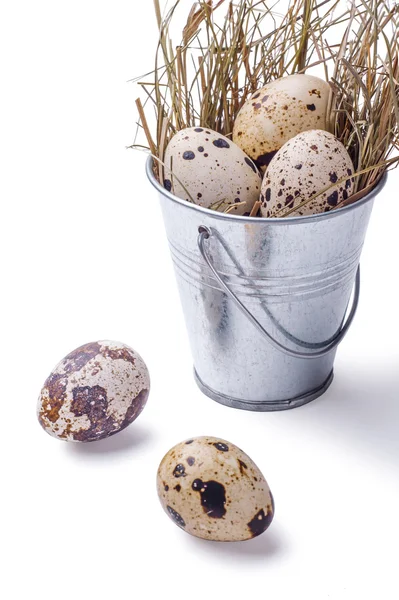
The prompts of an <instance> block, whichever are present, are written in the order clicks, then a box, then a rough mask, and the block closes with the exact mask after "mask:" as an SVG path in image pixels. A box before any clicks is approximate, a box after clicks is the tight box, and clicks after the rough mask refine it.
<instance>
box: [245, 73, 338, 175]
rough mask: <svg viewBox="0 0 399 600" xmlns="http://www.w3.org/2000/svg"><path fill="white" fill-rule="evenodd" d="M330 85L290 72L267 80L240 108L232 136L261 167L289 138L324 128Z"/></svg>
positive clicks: (263, 167) (264, 167)
mask: <svg viewBox="0 0 399 600" xmlns="http://www.w3.org/2000/svg"><path fill="white" fill-rule="evenodd" d="M329 96H330V86H329V85H328V83H326V82H325V81H323V80H322V79H319V78H318V77H314V76H312V75H298V74H297V75H289V76H287V77H282V78H281V79H276V80H275V81H272V82H270V83H268V84H267V85H266V86H265V87H263V88H262V89H260V90H258V91H257V92H255V93H254V94H253V95H252V96H251V98H250V99H249V100H247V102H246V103H245V104H244V106H243V107H242V108H241V110H240V112H239V113H238V115H237V119H236V121H235V124H234V131H233V140H234V142H235V143H236V144H237V145H238V146H240V148H242V150H243V151H244V152H245V153H246V154H247V155H248V156H250V157H251V158H252V159H253V160H254V162H255V163H256V164H257V166H258V167H259V168H260V169H261V170H262V171H264V170H265V169H266V167H267V165H268V164H269V163H270V161H271V159H272V158H273V156H274V155H275V154H276V152H277V151H278V150H279V149H280V148H281V146H282V145H283V144H284V143H285V142H286V141H287V140H289V139H290V138H292V137H294V136H295V135H297V134H298V133H301V132H302V131H306V130H308V129H326V128H327V124H326V113H327V107H328V99H329Z"/></svg>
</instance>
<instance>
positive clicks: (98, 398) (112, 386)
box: [38, 341, 150, 442]
mask: <svg viewBox="0 0 399 600" xmlns="http://www.w3.org/2000/svg"><path fill="white" fill-rule="evenodd" d="M149 391H150V377H149V374H148V369H147V367H146V365H145V363H144V361H143V359H142V358H141V356H140V355H139V354H138V353H137V352H135V351H134V350H132V348H129V346H126V345H125V344H121V343H119V342H109V341H101V342H93V343H90V344H86V345H85V346H81V347H80V348H77V349H76V350H73V352H71V353H70V354H68V356H66V357H65V358H64V359H63V360H62V361H61V362H60V363H59V364H58V365H57V366H56V367H55V369H54V370H53V371H52V372H51V374H50V375H49V377H48V378H47V380H46V382H45V384H44V386H43V388H42V391H41V393H40V396H39V402H38V418H39V422H40V424H41V425H42V427H43V428H44V429H45V430H46V431H47V433H49V434H50V435H52V436H54V437H57V438H59V439H60V440H66V441H70V442H92V441H95V440H101V439H103V438H107V437H109V436H111V435H114V434H115V433H118V431H121V430H122V429H124V428H125V427H127V426H128V425H130V423H132V422H133V421H134V420H135V419H136V418H137V417H138V416H139V414H140V413H141V411H142V410H143V408H144V406H145V404H146V402H147V398H148V394H149Z"/></svg>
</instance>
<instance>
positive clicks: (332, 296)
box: [147, 159, 386, 410]
mask: <svg viewBox="0 0 399 600" xmlns="http://www.w3.org/2000/svg"><path fill="white" fill-rule="evenodd" d="M147 175H148V177H149V179H150V181H151V183H152V184H153V185H154V186H155V187H156V189H157V190H158V192H159V194H160V198H161V206H162V212H163V217H164V222H165V227H166V232H167V236H168V240H169V244H170V249H171V253H172V258H173V261H174V266H175V271H176V276H177V282H178V286H179V291H180V298H181V302H182V306H183V311H184V315H185V320H186V325H187V329H188V334H189V338H190V344H191V349H192V354H193V359H194V367H195V375H196V380H197V383H198V385H199V386H200V388H201V389H202V391H204V393H206V394H207V395H208V396H210V397H211V398H213V399H215V400H217V401H219V402H221V403H223V404H227V405H229V406H234V407H237V408H246V409H249V410H281V409H286V408H292V407H294V406H300V405H302V404H305V403H306V402H309V401H310V400H312V399H314V398H316V397H317V396H319V395H320V394H321V393H323V392H324V391H325V390H326V389H327V387H328V385H329V384H330V383H331V380H332V371H333V364H334V358H335V353H336V347H335V346H336V343H338V342H339V341H340V339H341V338H342V337H343V335H344V334H345V333H346V331H347V329H348V327H349V324H350V322H351V319H352V318H353V316H354V313H355V310H356V306H357V298H358V286H357V287H356V288H355V290H356V291H355V295H354V305H353V308H352V311H351V313H350V316H349V318H348V322H349V324H347V325H343V323H344V319H345V313H346V311H347V307H348V303H349V300H350V296H351V290H352V287H353V286H354V282H355V277H356V272H357V270H358V265H359V258H360V254H361V250H362V246H363V242H364V237H365V234H366V230H367V225H368V222H369V218H370V214H371V210H372V207H373V201H374V198H375V196H376V195H377V194H378V193H380V191H381V189H382V188H383V186H384V184H385V179H386V177H385V178H384V179H383V180H382V181H381V182H380V184H379V185H378V186H377V187H376V188H375V189H374V190H373V191H372V192H371V193H370V194H369V195H368V196H367V197H366V198H363V199H362V200H360V201H358V202H356V203H354V204H352V205H350V206H348V207H345V208H342V209H338V210H335V211H331V212H329V213H323V214H321V215H312V216H308V217H288V218H285V219H263V218H256V219H253V218H248V217H237V216H230V215H226V214H221V213H217V212H215V211H211V210H208V209H204V208H201V207H198V206H196V205H193V204H189V203H187V202H185V201H184V200H180V199H179V198H176V197H175V196H173V195H172V194H170V193H169V192H167V190H165V189H164V188H163V187H162V186H160V185H159V183H158V182H157V181H156V179H155V177H154V176H153V173H152V161H151V159H149V160H148V162H147ZM206 232H208V234H209V233H210V234H211V235H207V234H206ZM199 233H200V238H199V240H198V235H199ZM201 233H202V237H201ZM198 241H199V242H200V247H201V248H202V249H200V247H199V246H198ZM201 252H203V255H201ZM207 259H209V260H207ZM212 267H213V270H212ZM357 283H359V281H357ZM236 300H238V302H237V301H236ZM240 304H241V305H242V307H240V306H239V305H240ZM248 313H249V314H248ZM251 317H252V319H251ZM256 323H257V324H258V325H259V327H256ZM342 330H343V331H342ZM268 336H269V338H270V337H271V338H272V340H270V339H268ZM274 342H276V343H274ZM279 346H281V347H279ZM308 355H309V356H308ZM310 358H311V359H310Z"/></svg>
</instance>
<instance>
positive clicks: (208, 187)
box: [163, 127, 262, 215]
mask: <svg viewBox="0 0 399 600" xmlns="http://www.w3.org/2000/svg"><path fill="white" fill-rule="evenodd" d="M164 162H165V172H164V182H163V183H164V187H165V188H166V189H167V190H168V191H169V192H172V193H173V194H174V195H175V196H178V197H179V198H182V199H183V200H187V201H189V202H194V203H195V204H197V205H198V206H204V207H205V208H211V209H214V210H217V211H220V212H224V211H226V209H230V210H229V212H230V214H235V215H243V214H245V213H249V212H250V211H251V209H252V207H253V205H254V203H255V202H256V201H257V200H258V199H259V192H260V186H261V183H262V177H261V175H260V173H259V171H258V169H257V168H256V166H255V165H254V163H253V162H252V160H250V159H249V158H248V156H246V155H245V154H244V152H243V151H242V150H241V148H239V147H238V146H237V145H236V144H234V142H232V141H231V140H230V139H228V138H227V137H224V136H223V135H220V134H219V133H216V132H215V131H212V130H211V129H206V128H203V127H195V128H189V129H182V130H181V131H179V132H178V133H177V134H176V135H175V136H174V137H173V138H172V139H171V141H170V142H169V144H168V147H167V149H166V153H165V159H164Z"/></svg>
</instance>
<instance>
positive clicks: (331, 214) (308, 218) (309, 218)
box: [146, 155, 388, 225]
mask: <svg viewBox="0 0 399 600" xmlns="http://www.w3.org/2000/svg"><path fill="white" fill-rule="evenodd" d="M153 162H154V159H153V157H152V156H151V155H150V156H149V157H148V158H147V161H146V174H147V177H148V179H149V181H150V183H151V184H152V185H153V187H154V188H155V189H156V190H157V191H158V192H159V193H160V194H162V195H163V196H165V197H166V198H169V200H172V201H173V202H175V203H176V204H180V205H182V206H184V207H185V208H187V209H188V210H193V211H197V212H198V213H200V214H203V215H208V216H209V217H212V218H213V219H220V220H228V221H231V220H233V221H237V222H241V223H251V224H253V225H255V224H256V223H258V224H259V225H260V224H264V223H270V224H272V223H273V224H276V225H284V224H285V225H287V224H288V223H289V224H293V223H309V222H313V221H319V220H322V219H333V218H335V217H338V216H340V215H342V214H345V213H348V212H350V211H352V210H356V209H357V208H359V207H360V206H363V205H364V204H366V203H367V202H370V201H371V200H373V199H374V198H375V197H376V196H377V194H379V193H380V192H381V190H382V189H383V188H384V186H385V184H386V182H387V178H388V172H387V171H386V172H385V173H384V175H383V176H382V177H381V179H380V181H379V182H378V183H377V184H376V185H375V186H374V188H373V189H372V190H371V191H370V192H369V193H368V194H367V195H366V196H364V198H361V199H360V200H357V201H356V202H354V203H353V204H349V205H348V206H343V207H342V208H337V209H335V210H330V211H328V212H325V213H316V214H314V215H305V216H294V217H244V216H241V215H232V214H229V213H220V212H218V211H216V210H212V209H210V208H205V207H204V206H198V205H197V204H192V203H191V202H187V200H183V199H182V198H178V197H177V196H175V195H174V194H172V193H171V192H168V190H167V189H165V188H164V187H163V186H162V185H161V184H160V183H159V181H157V180H156V178H155V176H154V172H153V168H152V167H153Z"/></svg>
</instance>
